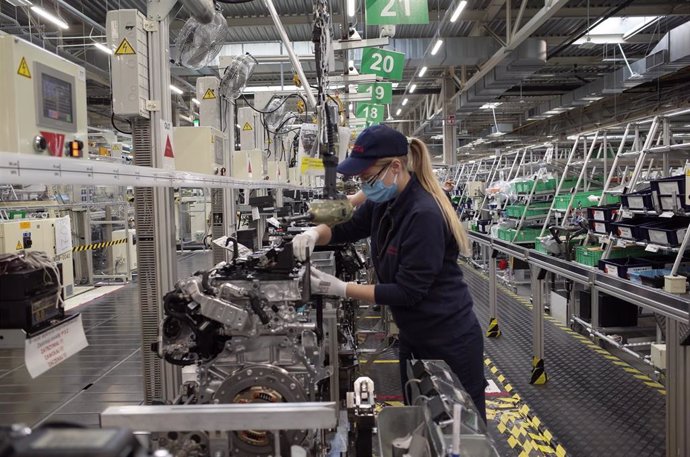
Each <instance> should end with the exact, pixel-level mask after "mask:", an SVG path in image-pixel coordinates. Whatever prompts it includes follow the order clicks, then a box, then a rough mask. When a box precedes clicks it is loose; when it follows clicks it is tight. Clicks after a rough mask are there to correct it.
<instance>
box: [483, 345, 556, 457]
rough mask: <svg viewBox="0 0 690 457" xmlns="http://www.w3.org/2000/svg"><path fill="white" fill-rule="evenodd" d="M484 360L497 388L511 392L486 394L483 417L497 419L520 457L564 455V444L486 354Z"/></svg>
mask: <svg viewBox="0 0 690 457" xmlns="http://www.w3.org/2000/svg"><path fill="white" fill-rule="evenodd" d="M484 364H485V365H486V367H487V368H488V369H489V371H490V372H491V373H492V374H493V375H494V376H495V378H496V380H497V384H498V385H499V388H502V389H503V390H504V391H506V392H508V393H509V394H511V395H510V396H504V397H488V398H487V400H486V418H487V420H488V421H493V422H496V423H497V424H496V428H497V429H498V431H499V433H501V434H502V435H504V436H505V437H506V441H507V442H508V445H509V446H510V448H511V449H513V450H515V451H516V452H518V453H519V454H518V455H519V456H520V457H536V456H556V457H565V456H566V455H567V453H566V450H565V448H564V447H563V445H562V444H560V443H559V442H558V440H557V439H556V438H555V437H554V436H553V433H551V432H550V431H549V429H548V428H547V427H546V426H545V425H544V423H543V422H542V421H541V420H540V419H539V417H537V415H536V414H535V413H534V411H533V410H532V409H531V408H530V407H529V405H527V404H526V403H525V402H524V401H523V400H522V397H520V394H518V393H517V392H515V390H514V389H513V387H512V386H511V385H510V383H508V382H507V380H506V378H505V376H503V375H502V374H501V373H500V371H499V370H498V368H497V367H496V365H494V364H493V362H492V361H491V359H489V358H488V357H485V358H484Z"/></svg>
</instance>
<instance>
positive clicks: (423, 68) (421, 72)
mask: <svg viewBox="0 0 690 457" xmlns="http://www.w3.org/2000/svg"><path fill="white" fill-rule="evenodd" d="M427 70H428V68H427V67H426V66H424V67H422V69H421V70H419V77H420V78H421V77H422V76H424V75H425V74H426V71H427Z"/></svg>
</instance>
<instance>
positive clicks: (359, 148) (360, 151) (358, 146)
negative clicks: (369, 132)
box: [352, 144, 364, 154]
mask: <svg viewBox="0 0 690 457" xmlns="http://www.w3.org/2000/svg"><path fill="white" fill-rule="evenodd" d="M352 153H353V154H363V153H364V146H362V145H361V144H356V145H354V146H353V147H352Z"/></svg>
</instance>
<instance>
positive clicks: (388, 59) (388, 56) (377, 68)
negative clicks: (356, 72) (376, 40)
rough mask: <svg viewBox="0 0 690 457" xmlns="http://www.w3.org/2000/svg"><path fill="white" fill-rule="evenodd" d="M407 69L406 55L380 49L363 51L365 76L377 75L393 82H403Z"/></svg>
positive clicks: (363, 72) (362, 70) (361, 71)
mask: <svg viewBox="0 0 690 457" xmlns="http://www.w3.org/2000/svg"><path fill="white" fill-rule="evenodd" d="M404 68H405V54H404V53H402V52H395V51H386V50H384V49H378V48H366V49H364V51H362V68H361V70H360V73H361V74H363V75H377V76H381V77H382V78H386V79H390V80H392V81H402V78H403V69H404Z"/></svg>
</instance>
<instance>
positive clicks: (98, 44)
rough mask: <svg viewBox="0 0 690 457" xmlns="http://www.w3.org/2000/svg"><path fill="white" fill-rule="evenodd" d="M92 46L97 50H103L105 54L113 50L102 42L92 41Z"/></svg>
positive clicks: (111, 52)
mask: <svg viewBox="0 0 690 457" xmlns="http://www.w3.org/2000/svg"><path fill="white" fill-rule="evenodd" d="M93 47H94V48H96V49H98V50H99V51H102V52H105V53H106V54H110V55H112V54H113V50H112V49H110V48H109V47H108V46H106V45H104V44H103V43H98V42H94V43H93Z"/></svg>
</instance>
